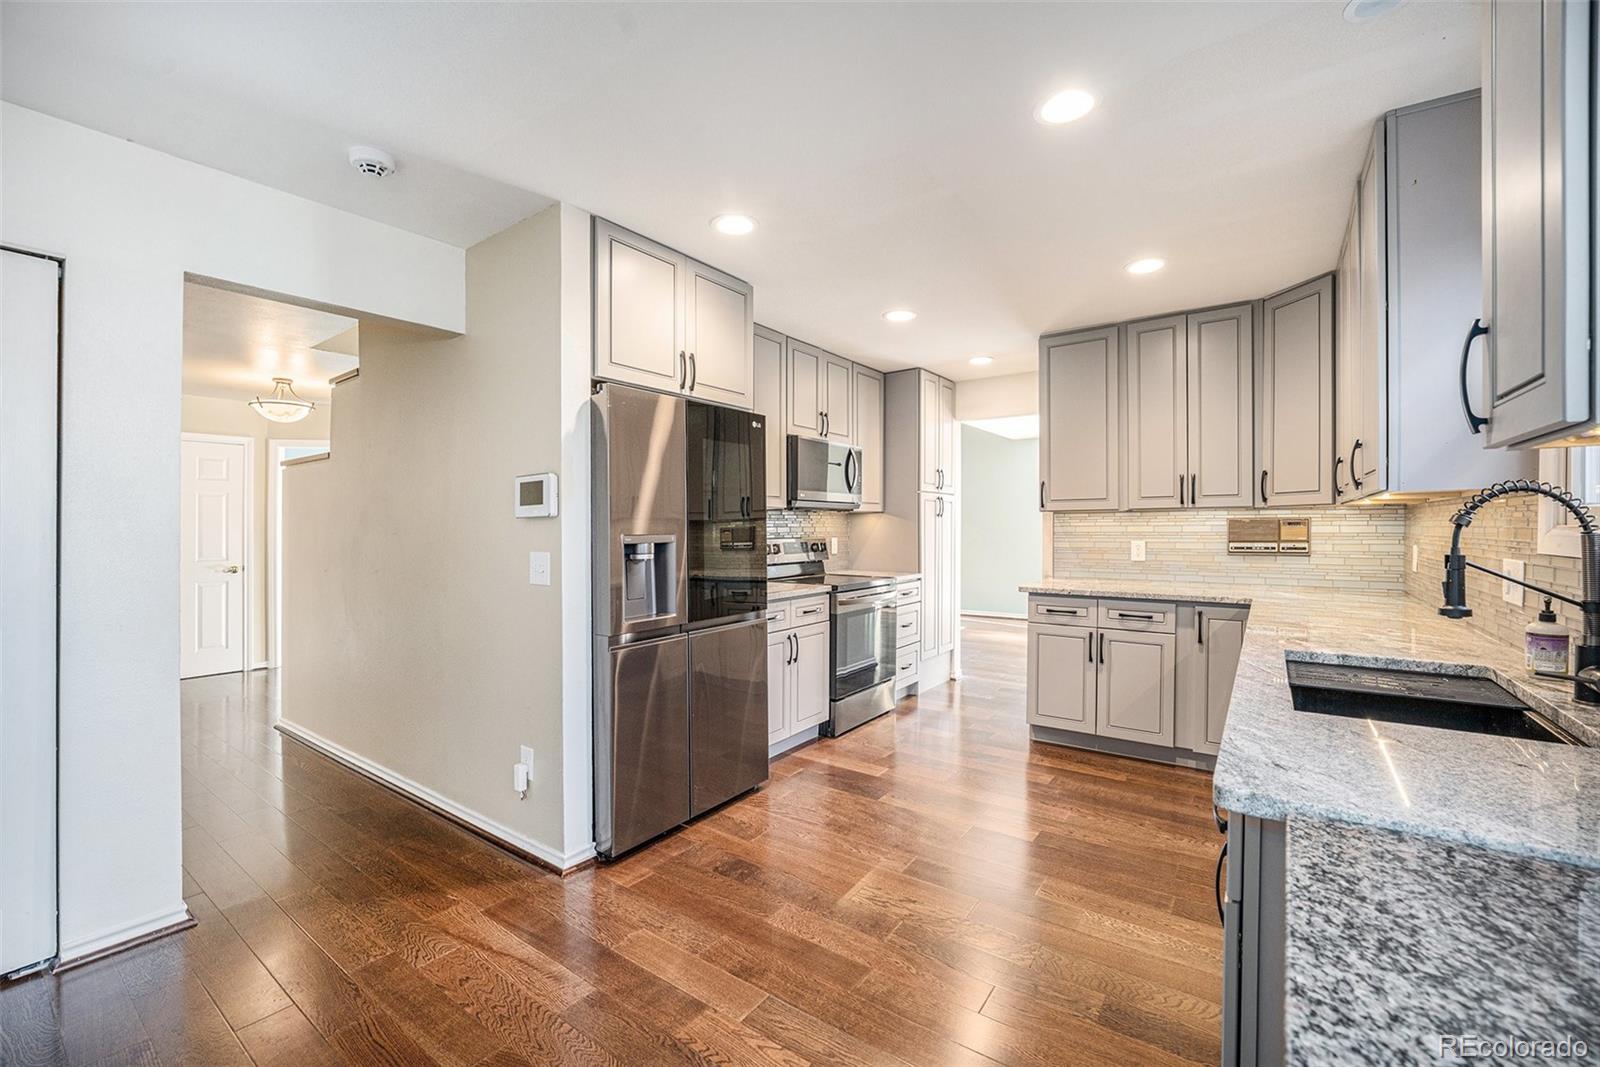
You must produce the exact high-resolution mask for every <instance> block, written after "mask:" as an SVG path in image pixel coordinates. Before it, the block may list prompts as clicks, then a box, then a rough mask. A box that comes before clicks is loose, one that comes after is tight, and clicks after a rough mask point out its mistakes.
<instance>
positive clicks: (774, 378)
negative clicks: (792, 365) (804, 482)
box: [753, 326, 789, 508]
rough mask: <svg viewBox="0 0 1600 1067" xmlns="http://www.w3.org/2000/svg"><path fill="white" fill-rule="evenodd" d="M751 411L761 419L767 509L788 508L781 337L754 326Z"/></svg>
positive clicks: (762, 327)
mask: <svg viewBox="0 0 1600 1067" xmlns="http://www.w3.org/2000/svg"><path fill="white" fill-rule="evenodd" d="M753 337H754V375H755V409H756V411H758V412H760V414H761V416H762V425H763V429H764V431H765V433H766V446H767V507H769V508H782V507H787V506H788V502H789V500H788V485H787V482H788V473H789V463H788V457H787V454H786V450H785V448H784V437H783V394H784V388H783V335H782V334H780V333H775V332H773V331H772V330H769V329H767V328H766V327H765V326H756V327H754V329H753Z"/></svg>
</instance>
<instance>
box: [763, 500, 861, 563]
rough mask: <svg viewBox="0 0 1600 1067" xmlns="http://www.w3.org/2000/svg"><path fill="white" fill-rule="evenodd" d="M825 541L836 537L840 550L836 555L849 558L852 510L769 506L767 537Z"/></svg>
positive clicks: (770, 538)
mask: <svg viewBox="0 0 1600 1067" xmlns="http://www.w3.org/2000/svg"><path fill="white" fill-rule="evenodd" d="M796 537H800V538H805V539H806V540H808V541H810V540H826V539H828V538H833V537H837V538H838V539H839V551H837V552H835V553H833V555H835V556H837V557H839V558H841V559H849V558H850V513H849V512H847V511H828V510H825V509H819V508H798V509H795V510H792V511H787V510H778V509H776V508H768V509H767V540H768V541H769V542H771V541H777V540H780V539H783V538H796Z"/></svg>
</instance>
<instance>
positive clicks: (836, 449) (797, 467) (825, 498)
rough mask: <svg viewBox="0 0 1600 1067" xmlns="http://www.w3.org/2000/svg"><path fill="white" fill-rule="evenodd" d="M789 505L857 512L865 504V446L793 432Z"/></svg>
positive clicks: (790, 438) (790, 441) (790, 447)
mask: <svg viewBox="0 0 1600 1067" xmlns="http://www.w3.org/2000/svg"><path fill="white" fill-rule="evenodd" d="M789 506H790V507H793V508H834V509H837V510H839V511H853V510H854V509H856V508H859V507H860V506H861V449H859V448H854V447H852V446H850V445H841V444H835V443H834V442H832V441H819V440H817V439H816V438H814V437H801V436H799V435H797V434H790V435H789Z"/></svg>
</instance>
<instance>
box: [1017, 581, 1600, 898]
mask: <svg viewBox="0 0 1600 1067" xmlns="http://www.w3.org/2000/svg"><path fill="white" fill-rule="evenodd" d="M1022 588H1023V589H1024V590H1025V591H1028V592H1034V593H1041V592H1042V593H1053V594H1060V595H1070V596H1092V597H1118V598H1126V599H1145V600H1151V599H1163V600H1192V601H1198V602H1201V603H1212V604H1219V603H1222V604H1248V605H1249V606H1250V621H1249V623H1248V624H1247V625H1246V626H1245V636H1244V649H1243V652H1242V655H1241V658H1240V663H1239V673H1238V676H1237V678H1236V680H1235V682H1234V689H1233V701H1232V703H1231V704H1229V706H1228V722H1227V726H1226V728H1225V729H1224V731H1223V737H1222V748H1221V751H1220V753H1219V754H1218V756H1217V763H1216V769H1215V771H1214V777H1213V786H1212V788H1213V796H1214V797H1215V799H1216V802H1217V804H1218V805H1220V806H1221V807H1223V808H1225V809H1227V810H1229V811H1234V812H1240V813H1243V814H1247V815H1256V816H1259V817H1261V818H1269V819H1289V818H1293V817H1306V818H1316V819H1327V820H1335V821H1339V822H1345V823H1352V824H1355V825H1359V826H1371V827H1378V828H1383V829H1390V830H1398V831H1401V832H1404V833H1411V834H1421V835H1424V836H1427V837H1431V838H1437V839H1439V840H1440V841H1445V842H1454V843H1460V844H1468V845H1480V846H1483V847H1485V848H1491V849H1499V850H1502V851H1506V852H1512V853H1516V854H1519V855H1524V856H1532V857H1538V858H1544V859H1551V860H1556V861H1559V862H1563V863H1572V864H1577V865H1579V866H1582V867H1587V868H1593V869H1600V752H1595V751H1593V750H1591V749H1587V748H1579V747H1572V746H1567V745H1555V744H1546V743H1543V742H1536V741H1525V740H1520V739H1517V738H1506V737H1491V736H1488V735H1484V734H1472V733H1465V732H1460V731H1454V730H1437V729H1431V728H1429V727H1424V726H1404V725H1399V724H1393V723H1381V722H1376V721H1372V720H1367V719H1357V718H1347V717H1344V716H1339V715H1319V714H1314V713H1310V712H1302V711H1296V710H1295V709H1294V705H1293V703H1292V701H1291V696H1290V692H1289V683H1288V676H1287V672H1286V669H1285V666H1284V663H1285V658H1286V657H1289V658H1297V659H1305V660H1316V661H1324V662H1333V663H1349V664H1358V665H1371V666H1380V667H1400V668H1405V669H1412V670H1430V671H1438V672H1441V673H1459V674H1472V675H1483V676H1488V677H1491V678H1493V679H1494V680H1495V681H1497V682H1499V683H1500V684H1501V685H1504V686H1505V687H1506V688H1507V689H1509V690H1511V691H1512V692H1514V693H1516V694H1517V695H1518V696H1519V697H1521V698H1522V699H1523V700H1525V701H1526V702H1527V703H1528V704H1529V705H1530V706H1532V707H1534V708H1536V709H1537V710H1539V711H1541V712H1543V713H1544V714H1545V715H1547V716H1548V717H1550V718H1551V719H1552V720H1553V721H1556V722H1558V723H1559V724H1560V725H1562V726H1563V727H1565V728H1566V729H1567V730H1568V731H1570V732H1571V733H1573V734H1574V735H1575V736H1577V737H1579V738H1580V739H1582V740H1584V741H1585V742H1587V743H1589V744H1592V745H1596V746H1600V709H1597V708H1593V707H1590V706H1587V705H1582V704H1578V703H1576V702H1574V701H1573V700H1572V699H1571V686H1570V684H1569V683H1564V682H1555V681H1545V680H1542V679H1534V678H1531V677H1530V676H1528V674H1527V673H1526V672H1525V671H1524V670H1523V668H1522V663H1521V658H1520V654H1519V653H1520V649H1517V648H1514V647H1511V646H1509V645H1507V644H1505V643H1502V642H1498V641H1494V640H1491V639H1490V638H1488V637H1487V636H1485V635H1484V634H1483V633H1482V632H1480V631H1478V630H1477V629H1475V628H1473V627H1472V626H1470V625H1469V624H1467V623H1465V622H1458V621H1454V620H1450V619H1445V618H1442V617H1441V616H1440V615H1439V614H1438V612H1437V611H1436V610H1435V609H1434V607H1433V606H1432V605H1428V604H1424V603H1422V602H1421V601H1418V600H1415V599H1413V598H1411V597H1407V596H1404V595H1402V594H1398V593H1395V594H1361V593H1346V592H1338V591H1331V590H1330V591H1320V590H1319V591H1314V592H1313V591H1308V590H1305V589H1294V590H1265V591H1263V590H1262V589H1260V588H1259V587H1258V588H1256V589H1251V590H1241V589H1238V588H1227V587H1220V586H1217V585H1213V584H1210V583H1206V584H1203V585H1196V584H1193V583H1189V584H1175V583H1166V582H1150V583H1140V582H1120V581H1102V580H1095V579H1092V578H1091V579H1086V580H1083V581H1073V580H1063V579H1055V580H1051V581H1046V582H1040V583H1037V584H1035V585H1029V586H1023V587H1022Z"/></svg>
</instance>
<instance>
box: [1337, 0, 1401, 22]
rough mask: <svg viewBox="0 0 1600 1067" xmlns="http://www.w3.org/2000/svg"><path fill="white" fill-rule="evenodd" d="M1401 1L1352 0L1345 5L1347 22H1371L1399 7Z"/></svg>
mask: <svg viewBox="0 0 1600 1067" xmlns="http://www.w3.org/2000/svg"><path fill="white" fill-rule="evenodd" d="M1400 4H1401V0H1350V2H1349V3H1347V4H1345V5H1344V20H1345V21H1346V22H1370V21H1371V20H1373V19H1375V18H1377V17H1378V16H1380V15H1387V14H1388V13H1389V12H1391V11H1393V10H1394V9H1395V8H1397V7H1399V6H1400Z"/></svg>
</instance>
